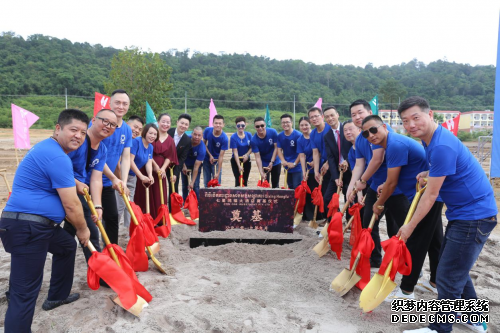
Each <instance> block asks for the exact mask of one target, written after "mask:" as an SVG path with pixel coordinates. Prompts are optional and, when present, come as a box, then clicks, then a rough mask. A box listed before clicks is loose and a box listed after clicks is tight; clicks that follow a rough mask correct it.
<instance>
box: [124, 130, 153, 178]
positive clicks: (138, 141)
mask: <svg viewBox="0 0 500 333" xmlns="http://www.w3.org/2000/svg"><path fill="white" fill-rule="evenodd" d="M132 155H134V156H135V158H134V163H135V165H136V166H137V169H140V168H142V167H143V166H145V165H146V163H147V162H148V161H149V160H150V159H152V158H153V145H152V144H148V148H145V147H144V144H143V143H142V136H138V137H137V138H135V139H134V140H132V148H131V149H130V157H131V158H132ZM128 174H129V175H131V176H136V174H135V172H133V171H132V169H130V172H129V173H128Z"/></svg>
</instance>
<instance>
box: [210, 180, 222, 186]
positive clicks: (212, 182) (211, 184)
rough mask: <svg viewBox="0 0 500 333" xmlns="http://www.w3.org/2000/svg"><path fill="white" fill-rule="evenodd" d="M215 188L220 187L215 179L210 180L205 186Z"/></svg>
mask: <svg viewBox="0 0 500 333" xmlns="http://www.w3.org/2000/svg"><path fill="white" fill-rule="evenodd" d="M217 186H221V185H220V184H219V180H218V179H215V178H214V179H212V180H210V181H209V182H208V184H207V187H217Z"/></svg>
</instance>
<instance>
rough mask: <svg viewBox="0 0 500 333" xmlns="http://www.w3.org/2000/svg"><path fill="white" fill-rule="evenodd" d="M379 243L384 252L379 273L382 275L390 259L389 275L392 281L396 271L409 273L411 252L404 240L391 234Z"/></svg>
mask: <svg viewBox="0 0 500 333" xmlns="http://www.w3.org/2000/svg"><path fill="white" fill-rule="evenodd" d="M381 245H382V248H383V249H384V251H385V254H384V259H382V265H380V269H379V270H378V273H379V274H381V275H384V273H385V270H386V269H387V267H388V266H389V263H390V262H391V260H392V269H391V273H390V277H391V280H392V281H394V278H395V277H396V273H397V272H399V273H401V274H402V275H408V274H410V273H411V254H410V251H408V248H407V247H406V243H405V242H403V241H402V240H400V239H399V238H398V237H396V236H392V237H391V238H389V239H388V240H386V241H383V242H382V243H381Z"/></svg>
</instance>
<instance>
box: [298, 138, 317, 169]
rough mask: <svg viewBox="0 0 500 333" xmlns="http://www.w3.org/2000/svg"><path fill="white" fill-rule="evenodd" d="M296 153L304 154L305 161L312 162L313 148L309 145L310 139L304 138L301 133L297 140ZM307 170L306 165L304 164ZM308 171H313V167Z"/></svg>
mask: <svg viewBox="0 0 500 333" xmlns="http://www.w3.org/2000/svg"><path fill="white" fill-rule="evenodd" d="M297 153H298V154H304V155H305V156H306V163H308V162H312V160H313V150H312V147H311V139H306V138H305V137H304V136H303V135H302V136H301V137H300V138H299V139H298V140H297ZM306 170H307V165H306ZM309 173H314V168H311V170H310V171H309Z"/></svg>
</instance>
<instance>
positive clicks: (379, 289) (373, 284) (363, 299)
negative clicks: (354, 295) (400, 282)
mask: <svg viewBox="0 0 500 333" xmlns="http://www.w3.org/2000/svg"><path fill="white" fill-rule="evenodd" d="M394 288H396V283H394V281H392V280H391V279H390V278H389V277H388V276H387V277H384V275H381V274H378V273H377V274H375V275H374V276H373V277H372V279H371V280H370V282H369V283H368V284H367V285H366V287H365V289H363V291H362V292H361V295H360V296H359V307H360V308H362V309H363V311H364V312H370V311H373V310H374V309H375V308H377V306H379V305H380V303H382V302H383V301H384V299H386V298H387V296H389V294H390V293H391V291H393V290H394Z"/></svg>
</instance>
